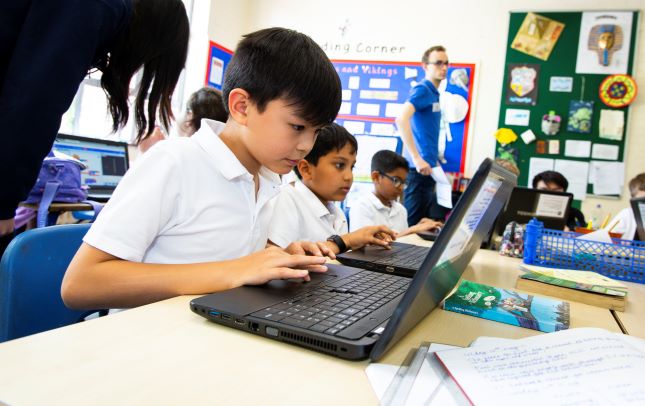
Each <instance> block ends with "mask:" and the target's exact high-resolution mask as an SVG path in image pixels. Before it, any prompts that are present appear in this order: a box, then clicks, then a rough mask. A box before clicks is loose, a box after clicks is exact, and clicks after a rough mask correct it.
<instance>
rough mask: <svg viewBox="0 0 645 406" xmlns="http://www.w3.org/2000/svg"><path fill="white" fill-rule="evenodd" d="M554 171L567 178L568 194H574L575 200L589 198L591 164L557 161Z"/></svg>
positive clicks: (565, 160) (564, 160)
mask: <svg viewBox="0 0 645 406" xmlns="http://www.w3.org/2000/svg"><path fill="white" fill-rule="evenodd" d="M553 170H554V171H556V172H560V173H561V174H562V175H564V177H565V178H567V180H568V181H569V188H568V189H567V192H569V193H573V198H574V199H575V200H584V199H585V197H587V180H588V173H589V162H581V161H570V160H568V159H556V160H555V165H554V166H553Z"/></svg>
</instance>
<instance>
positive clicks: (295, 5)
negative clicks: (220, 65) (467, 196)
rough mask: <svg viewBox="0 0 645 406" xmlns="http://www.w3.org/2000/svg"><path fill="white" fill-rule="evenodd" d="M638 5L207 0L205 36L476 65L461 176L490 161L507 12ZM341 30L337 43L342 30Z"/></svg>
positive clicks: (606, 204)
mask: <svg viewBox="0 0 645 406" xmlns="http://www.w3.org/2000/svg"><path fill="white" fill-rule="evenodd" d="M644 8H645V0H621V1H614V2H607V1H606V0H567V1H566V2H564V1H562V0H494V1H481V0H453V1H443V2H437V1H427V0H407V1H399V2H392V1H385V0H369V1H368V0H354V1H346V0H345V1H339V0H328V1H326V2H318V1H313V0H310V1H302V0H246V1H236V2H229V1H224V0H213V1H212V3H211V22H210V26H209V35H210V38H211V39H212V40H215V41H217V42H220V43H222V44H223V45H225V46H227V47H229V48H231V49H234V47H235V44H236V43H237V41H238V40H239V38H240V35H241V34H243V33H246V32H250V31H253V30H256V29H260V28H265V27H271V26H283V27H288V28H293V29H296V30H299V31H302V32H304V33H306V34H308V35H310V36H311V37H312V38H313V39H314V40H316V41H317V42H318V43H319V44H320V45H321V46H324V45H325V44H327V53H328V55H329V57H330V58H332V59H368V60H383V61H388V60H392V61H416V60H419V59H420V57H421V54H422V53H423V51H424V50H425V49H427V48H428V47H429V46H431V45H434V44H442V45H444V46H445V47H446V48H447V49H448V55H449V57H450V60H451V61H453V62H466V63H476V64H477V71H476V80H475V84H474V85H475V91H474V92H475V99H474V100H473V105H472V106H471V112H472V116H471V120H472V121H471V126H470V134H469V137H468V138H469V147H468V151H467V166H466V173H467V175H470V174H472V173H473V172H474V170H475V169H476V168H477V166H478V165H479V163H480V162H481V161H482V159H484V158H485V157H492V156H493V155H494V147H495V139H494V137H493V134H494V132H495V130H496V129H497V120H498V115H499V106H500V99H501V91H502V78H503V72H504V59H505V55H506V50H505V44H506V39H507V36H508V20H509V12H511V11H531V10H534V11H580V10H607V9H611V10H641V12H643V9H644ZM642 24H643V22H642V16H641V21H640V22H639V27H638V34H637V43H636V64H635V72H634V74H635V78H636V82H637V83H638V84H640V85H641V87H642V88H645V41H643V39H644V38H643V29H642V28H641V26H642ZM343 28H344V36H343V32H342V29H343ZM644 124H645V90H642V91H641V94H640V95H639V97H637V99H636V101H635V102H634V103H633V104H632V107H631V114H630V121H629V124H628V129H627V142H626V149H627V152H626V175H625V179H626V183H627V181H629V179H630V178H632V177H633V176H634V175H636V174H638V173H640V172H645V160H644V159H643V155H644V152H645V135H644V134H643V131H644V130H645V129H644V127H645V125H644ZM628 199H629V192H628V190H627V186H626V185H625V189H624V192H623V195H622V198H621V199H620V200H619V199H615V198H613V199H611V198H593V197H588V198H587V199H586V200H585V201H584V202H583V206H582V209H583V212H585V213H591V211H592V208H594V207H595V206H596V205H597V204H601V205H602V211H603V212H607V213H614V214H615V213H617V212H618V211H619V210H620V209H621V208H623V207H625V206H626V205H627V204H628V203H627V202H628Z"/></svg>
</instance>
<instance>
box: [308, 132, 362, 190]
mask: <svg viewBox="0 0 645 406" xmlns="http://www.w3.org/2000/svg"><path fill="white" fill-rule="evenodd" d="M355 164H356V151H354V150H353V148H352V146H351V145H350V144H349V143H348V144H345V146H343V148H341V149H340V150H332V151H330V152H329V153H328V154H327V155H324V156H322V157H320V159H319V160H318V164H317V165H316V166H314V165H311V164H309V163H308V162H303V163H302V164H301V165H300V166H299V167H298V169H299V170H300V174H301V175H302V181H303V183H304V184H305V185H307V187H308V188H309V189H311V191H313V192H314V194H316V196H318V198H319V199H321V200H324V201H325V202H329V201H342V200H345V197H347V193H349V189H350V188H351V187H352V182H353V181H354V174H353V173H352V169H353V168H354V165H355Z"/></svg>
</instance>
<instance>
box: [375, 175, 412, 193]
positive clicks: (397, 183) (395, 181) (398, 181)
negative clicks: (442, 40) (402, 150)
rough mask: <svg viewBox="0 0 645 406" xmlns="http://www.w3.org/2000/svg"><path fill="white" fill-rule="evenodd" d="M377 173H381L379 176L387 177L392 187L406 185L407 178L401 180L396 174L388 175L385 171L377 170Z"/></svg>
mask: <svg viewBox="0 0 645 406" xmlns="http://www.w3.org/2000/svg"><path fill="white" fill-rule="evenodd" d="M379 174H381V176H383V177H385V178H388V179H389V180H390V181H391V182H392V184H393V185H394V187H401V186H402V187H403V189H405V188H406V187H408V180H407V179H406V180H403V179H401V178H399V177H398V176H390V175H388V174H386V173H383V172H381V171H379Z"/></svg>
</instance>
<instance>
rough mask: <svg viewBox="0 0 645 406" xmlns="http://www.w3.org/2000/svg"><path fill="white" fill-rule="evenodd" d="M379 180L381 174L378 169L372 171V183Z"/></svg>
mask: <svg viewBox="0 0 645 406" xmlns="http://www.w3.org/2000/svg"><path fill="white" fill-rule="evenodd" d="M379 180H381V174H380V173H378V171H372V183H377V182H378V181H379Z"/></svg>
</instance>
